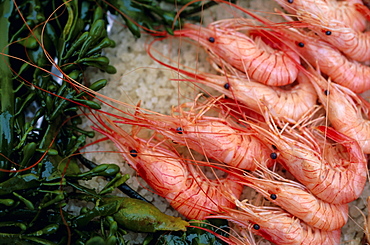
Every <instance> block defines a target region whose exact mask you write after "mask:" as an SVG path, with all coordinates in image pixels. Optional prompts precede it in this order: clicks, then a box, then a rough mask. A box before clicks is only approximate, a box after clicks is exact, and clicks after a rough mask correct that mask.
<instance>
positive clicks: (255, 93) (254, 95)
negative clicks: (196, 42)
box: [180, 71, 317, 122]
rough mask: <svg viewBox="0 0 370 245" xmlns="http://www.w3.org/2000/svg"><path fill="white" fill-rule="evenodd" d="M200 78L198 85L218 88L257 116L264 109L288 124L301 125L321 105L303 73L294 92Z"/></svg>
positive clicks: (246, 82) (240, 81)
mask: <svg viewBox="0 0 370 245" xmlns="http://www.w3.org/2000/svg"><path fill="white" fill-rule="evenodd" d="M180 72H181V71H180ZM196 78H197V79H196V80H195V82H199V83H202V84H205V85H207V86H209V87H211V88H214V89H216V90H218V91H219V92H221V93H223V94H225V95H226V96H228V97H229V98H234V99H236V100H238V101H239V102H241V103H243V104H245V105H247V106H248V107H249V108H250V109H252V110H254V111H256V112H257V113H261V108H262V107H263V106H262V105H264V106H266V107H267V108H268V109H269V110H270V111H271V112H272V113H273V114H274V116H275V117H278V118H281V119H282V120H285V121H293V122H295V121H298V120H299V119H300V118H301V117H302V116H303V115H304V114H306V113H307V111H309V110H310V109H311V108H312V107H314V106H315V105H316V101H317V95H316V91H315V89H314V87H313V86H312V84H311V83H310V82H309V80H308V79H307V77H306V75H305V74H304V73H303V72H300V73H299V74H298V78H297V83H298V84H296V85H292V87H291V88H290V89H289V88H287V89H283V88H278V87H270V86H266V85H264V84H261V83H258V82H254V81H250V80H247V79H242V78H238V77H234V76H229V77H225V76H217V75H212V74H199V75H196Z"/></svg>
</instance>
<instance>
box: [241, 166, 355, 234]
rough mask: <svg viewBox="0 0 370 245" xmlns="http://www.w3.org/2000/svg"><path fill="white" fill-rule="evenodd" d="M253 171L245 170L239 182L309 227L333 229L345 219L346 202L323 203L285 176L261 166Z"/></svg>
mask: <svg viewBox="0 0 370 245" xmlns="http://www.w3.org/2000/svg"><path fill="white" fill-rule="evenodd" d="M254 175H256V176H254ZM254 175H252V174H250V173H244V176H243V177H241V180H240V181H238V182H239V183H241V184H244V185H246V186H249V187H251V188H253V189H255V190H257V191H258V192H259V193H261V194H262V195H263V196H264V197H265V198H267V199H268V200H269V201H271V202H272V203H274V204H276V205H278V206H280V207H281V208H283V209H284V210H286V211H287V212H289V213H290V214H292V215H294V216H295V217H297V218H299V219H301V220H303V221H304V222H305V223H307V224H308V225H310V226H311V227H313V228H317V229H320V230H325V231H333V230H338V229H340V228H341V227H342V226H344V225H345V224H346V223H347V219H348V204H339V205H336V204H330V203H326V202H324V201H322V200H320V199H318V198H316V197H315V196H314V195H312V194H311V193H310V192H309V191H308V190H307V189H306V187H304V186H303V185H301V184H299V183H297V182H294V181H292V180H287V179H284V178H283V177H281V176H279V175H278V174H276V173H274V172H272V171H270V170H269V169H267V168H265V167H263V166H260V170H258V171H257V172H255V173H254Z"/></svg>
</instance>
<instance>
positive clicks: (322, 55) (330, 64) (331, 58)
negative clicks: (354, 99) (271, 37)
mask: <svg viewBox="0 0 370 245" xmlns="http://www.w3.org/2000/svg"><path fill="white" fill-rule="evenodd" d="M280 34H282V33H280ZM276 35H279V34H276ZM283 35H284V37H286V38H287V39H290V40H292V41H293V42H292V45H297V51H298V52H299V53H300V54H301V55H302V56H303V57H304V59H306V60H307V61H308V62H309V63H310V64H311V65H312V66H314V67H316V66H317V65H318V66H319V68H320V71H321V72H323V73H324V74H326V75H328V76H329V77H330V78H331V80H332V81H334V82H336V83H338V84H340V85H342V86H344V87H346V88H349V89H351V90H352V91H353V92H355V93H362V92H364V91H366V90H369V89H370V68H369V67H368V66H366V65H363V64H361V63H358V62H356V61H350V60H349V59H347V58H346V57H345V56H344V55H343V54H342V53H340V52H339V51H338V50H337V49H336V48H334V47H333V46H332V45H330V44H328V43H327V42H325V41H323V40H320V39H318V38H317V37H316V36H315V35H313V33H307V34H303V33H297V32H288V33H286V34H283ZM285 40H286V39H285Z"/></svg>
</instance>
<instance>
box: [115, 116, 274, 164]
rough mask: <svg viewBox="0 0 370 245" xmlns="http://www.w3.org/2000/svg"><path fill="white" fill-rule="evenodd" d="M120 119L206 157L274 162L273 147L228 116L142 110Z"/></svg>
mask: <svg viewBox="0 0 370 245" xmlns="http://www.w3.org/2000/svg"><path fill="white" fill-rule="evenodd" d="M119 122H124V123H129V124H131V125H140V126H145V127H147V128H150V129H152V130H155V131H156V132H158V133H160V134H162V135H164V136H165V137H167V138H169V139H171V140H173V141H174V142H176V143H178V144H181V145H185V146H187V147H189V148H191V149H193V150H195V151H197V152H199V153H202V154H203V155H205V156H206V157H209V158H212V159H215V160H218V161H220V162H224V163H226V164H228V165H230V166H234V167H238V168H242V169H248V170H255V169H256V165H255V164H254V160H257V161H260V162H264V163H266V164H268V166H270V165H271V164H273V162H272V161H271V159H270V158H269V155H270V153H271V150H270V149H269V148H268V147H267V146H266V145H265V144H264V143H262V142H261V141H260V140H259V139H258V138H257V136H256V135H255V133H254V132H251V131H250V132H247V131H246V129H245V130H243V131H244V132H242V129H241V128H236V126H235V127H233V126H232V125H231V124H230V122H227V121H226V120H225V119H222V118H216V117H209V116H207V117H206V116H202V117H196V116H193V117H191V116H189V117H184V116H176V115H172V116H167V115H161V114H145V113H141V112H139V111H137V112H136V114H135V119H134V120H130V119H122V120H121V121H119Z"/></svg>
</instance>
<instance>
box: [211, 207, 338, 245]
mask: <svg viewBox="0 0 370 245" xmlns="http://www.w3.org/2000/svg"><path fill="white" fill-rule="evenodd" d="M236 203H237V206H238V207H239V208H240V209H241V210H234V209H225V212H224V214H220V215H215V216H209V217H208V218H212V217H214V218H226V219H228V220H230V221H232V222H234V223H236V224H238V225H240V226H242V227H245V228H249V229H252V231H253V232H254V233H255V234H257V235H259V236H262V237H264V238H265V239H266V240H269V241H271V242H273V243H274V244H277V245H296V244H305V245H313V244H325V245H339V244H340V232H341V231H340V229H338V230H334V231H323V230H319V229H315V228H312V227H310V226H308V225H306V224H305V223H304V222H302V221H300V220H299V219H297V218H295V217H294V216H292V215H290V214H288V213H286V212H284V211H283V210H282V209H280V208H270V207H256V206H253V205H250V204H245V203H242V202H239V201H236Z"/></svg>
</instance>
